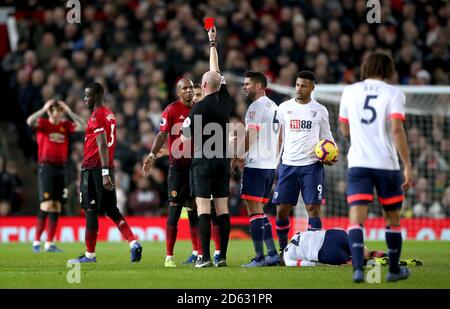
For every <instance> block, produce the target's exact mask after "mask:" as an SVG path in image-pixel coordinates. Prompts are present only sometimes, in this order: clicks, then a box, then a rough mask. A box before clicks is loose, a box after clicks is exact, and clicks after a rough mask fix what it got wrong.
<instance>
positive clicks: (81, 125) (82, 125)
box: [58, 101, 86, 132]
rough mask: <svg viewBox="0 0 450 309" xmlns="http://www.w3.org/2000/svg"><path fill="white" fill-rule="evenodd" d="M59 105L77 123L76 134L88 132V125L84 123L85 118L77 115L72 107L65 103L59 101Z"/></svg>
mask: <svg viewBox="0 0 450 309" xmlns="http://www.w3.org/2000/svg"><path fill="white" fill-rule="evenodd" d="M58 105H59V106H60V107H61V108H62V110H63V111H64V112H65V113H66V114H67V115H68V116H69V117H70V118H71V119H72V120H73V122H75V125H76V127H75V131H76V132H83V131H84V130H86V123H85V122H84V120H83V118H81V117H80V116H78V115H77V114H75V113H74V112H73V111H72V110H71V109H70V107H69V106H68V105H67V104H66V103H64V102H63V101H58Z"/></svg>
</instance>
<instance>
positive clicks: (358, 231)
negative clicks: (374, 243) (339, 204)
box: [348, 225, 364, 269]
mask: <svg viewBox="0 0 450 309" xmlns="http://www.w3.org/2000/svg"><path fill="white" fill-rule="evenodd" d="M348 244H349V246H350V252H351V253H352V264H353V269H362V268H363V264H364V234H363V226H362V225H351V226H349V228H348Z"/></svg>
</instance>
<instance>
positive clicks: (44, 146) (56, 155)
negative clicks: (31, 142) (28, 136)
mask: <svg viewBox="0 0 450 309" xmlns="http://www.w3.org/2000/svg"><path fill="white" fill-rule="evenodd" d="M75 126H76V125H75V123H73V122H72V121H67V120H66V121H61V122H60V123H58V124H53V123H51V122H50V120H49V119H48V118H39V119H38V122H37V126H36V128H35V130H36V138H37V144H38V162H39V163H49V164H64V163H65V162H66V160H67V157H68V155H69V134H71V133H73V132H75Z"/></svg>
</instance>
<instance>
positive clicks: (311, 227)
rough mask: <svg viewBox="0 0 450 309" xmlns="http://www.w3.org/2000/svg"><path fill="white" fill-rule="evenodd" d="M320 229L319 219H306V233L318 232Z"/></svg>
mask: <svg viewBox="0 0 450 309" xmlns="http://www.w3.org/2000/svg"><path fill="white" fill-rule="evenodd" d="M321 229H322V221H321V220H320V218H319V217H317V218H311V217H309V218H308V231H320V230H321Z"/></svg>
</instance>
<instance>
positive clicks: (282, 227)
mask: <svg viewBox="0 0 450 309" xmlns="http://www.w3.org/2000/svg"><path fill="white" fill-rule="evenodd" d="M276 228H277V236H278V243H279V244H280V250H284V248H286V246H287V243H288V234H289V228H290V223H289V218H287V219H277V220H276Z"/></svg>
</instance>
